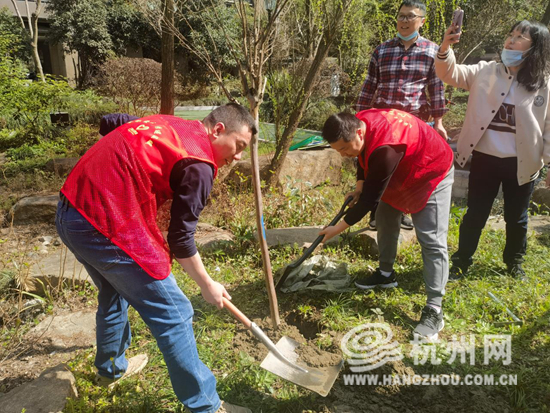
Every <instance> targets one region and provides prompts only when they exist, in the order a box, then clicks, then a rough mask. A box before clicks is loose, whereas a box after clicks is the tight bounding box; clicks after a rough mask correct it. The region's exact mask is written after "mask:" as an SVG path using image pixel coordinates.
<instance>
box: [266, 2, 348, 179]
mask: <svg viewBox="0 0 550 413" xmlns="http://www.w3.org/2000/svg"><path fill="white" fill-rule="evenodd" d="M354 2H355V1H354V0H340V1H326V2H320V3H317V5H318V7H320V10H319V13H317V14H318V16H320V20H319V21H318V22H317V27H315V26H314V25H309V27H308V36H310V35H311V33H315V32H317V33H318V38H317V39H314V40H311V41H310V42H308V43H311V44H315V47H316V50H315V54H314V57H313V60H312V61H311V64H310V66H309V70H307V72H306V75H305V77H304V78H303V81H302V82H301V84H300V87H299V90H298V93H297V94H296V99H294V100H293V102H292V104H291V106H290V108H289V109H290V110H289V112H290V114H289V117H288V123H287V125H286V127H285V129H284V131H283V133H282V136H281V137H280V138H278V139H277V147H276V149H275V155H274V156H273V158H272V160H271V164H270V166H269V168H268V170H267V175H268V182H269V184H271V185H275V184H276V183H277V182H278V181H279V175H280V173H281V169H282V166H283V163H284V161H285V159H286V155H287V154H288V150H289V148H290V144H291V143H292V138H293V137H294V134H295V133H296V130H297V129H298V124H299V122H300V120H301V119H302V116H303V114H304V110H305V108H306V105H307V103H308V100H309V98H310V96H311V93H312V92H313V88H314V86H315V84H316V81H317V78H318V77H319V73H320V71H321V66H322V64H323V61H324V60H325V58H326V57H327V55H328V52H329V49H330V47H331V46H332V45H333V43H334V41H335V40H336V38H337V37H338V35H339V34H340V31H341V26H342V23H343V22H344V18H345V16H346V13H347V11H348V10H349V9H350V8H351V6H352V5H353V3H354ZM307 4H308V9H307V12H308V15H311V13H312V11H311V7H312V4H311V2H309V1H307Z"/></svg>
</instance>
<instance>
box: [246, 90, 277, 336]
mask: <svg viewBox="0 0 550 413" xmlns="http://www.w3.org/2000/svg"><path fill="white" fill-rule="evenodd" d="M248 101H249V103H250V113H251V115H252V116H253V117H254V119H255V120H256V130H257V131H259V130H260V122H259V119H260V103H261V100H260V99H258V98H257V97H252V96H249V98H248ZM250 158H251V162H252V185H253V187H254V201H255V202H254V203H255V206H256V227H257V230H258V240H259V241H260V250H261V253H262V262H263V269H264V276H265V284H266V288H267V296H268V299H269V313H270V315H271V322H272V323H273V327H274V328H277V327H278V326H279V324H280V323H281V321H280V319H279V305H278V302H277V293H276V292H275V284H274V283H273V274H272V272H271V260H270V258H269V249H268V248H267V240H266V238H265V225H264V213H263V206H262V186H261V182H260V167H259V159H258V133H256V134H255V135H254V136H253V137H252V142H251V144H250Z"/></svg>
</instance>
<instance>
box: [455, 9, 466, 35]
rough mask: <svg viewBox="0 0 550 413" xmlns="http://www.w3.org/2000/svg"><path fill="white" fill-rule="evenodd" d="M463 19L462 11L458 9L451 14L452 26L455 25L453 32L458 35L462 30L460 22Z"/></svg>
mask: <svg viewBox="0 0 550 413" xmlns="http://www.w3.org/2000/svg"><path fill="white" fill-rule="evenodd" d="M463 19H464V10H462V9H461V8H460V7H459V8H458V9H456V10H455V11H454V12H453V24H454V25H455V30H454V32H455V33H456V34H458V33H460V31H461V30H462V20H463Z"/></svg>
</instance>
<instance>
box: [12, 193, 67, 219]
mask: <svg viewBox="0 0 550 413" xmlns="http://www.w3.org/2000/svg"><path fill="white" fill-rule="evenodd" d="M58 202H59V194H55V195H46V196H28V197H26V198H22V199H20V200H19V201H17V203H16V204H15V205H14V206H13V208H12V209H11V215H12V216H13V223H14V224H15V225H26V224H39V223H50V224H53V223H54V222H55V212H56V210H57V203H58Z"/></svg>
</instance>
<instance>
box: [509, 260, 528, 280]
mask: <svg viewBox="0 0 550 413" xmlns="http://www.w3.org/2000/svg"><path fill="white" fill-rule="evenodd" d="M508 274H510V275H511V276H512V277H513V278H515V279H516V280H518V281H525V280H527V277H526V275H525V271H524V270H523V267H522V266H521V264H511V265H508Z"/></svg>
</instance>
